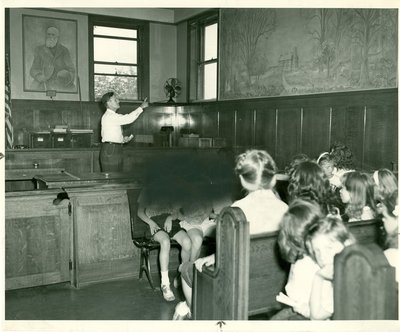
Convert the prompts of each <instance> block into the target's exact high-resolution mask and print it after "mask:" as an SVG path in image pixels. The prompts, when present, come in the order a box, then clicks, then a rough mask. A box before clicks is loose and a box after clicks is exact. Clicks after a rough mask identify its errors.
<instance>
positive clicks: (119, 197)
mask: <svg viewBox="0 0 400 332" xmlns="http://www.w3.org/2000/svg"><path fill="white" fill-rule="evenodd" d="M92 190H93V191H91V190H89V191H82V192H69V193H68V194H69V197H70V198H71V199H72V207H73V218H74V231H73V234H74V235H73V236H74V248H75V249H74V260H73V269H74V277H73V284H74V285H75V286H77V287H79V286H80V285H81V284H85V283H91V282H96V281H102V280H110V279H115V278H121V277H126V276H132V275H133V274H134V273H135V272H137V271H138V268H137V266H136V264H137V262H138V258H137V259H133V256H134V255H137V251H134V245H133V243H132V239H131V231H130V214H129V202H128V196H127V194H126V190H96V189H95V188H92Z"/></svg>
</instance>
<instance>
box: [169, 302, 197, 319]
mask: <svg viewBox="0 0 400 332" xmlns="http://www.w3.org/2000/svg"><path fill="white" fill-rule="evenodd" d="M191 317H192V313H191V312H190V308H189V307H188V305H187V304H186V301H182V302H179V303H178V304H177V305H176V307H175V312H174V317H172V320H184V319H190V318H191Z"/></svg>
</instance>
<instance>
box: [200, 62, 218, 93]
mask: <svg viewBox="0 0 400 332" xmlns="http://www.w3.org/2000/svg"><path fill="white" fill-rule="evenodd" d="M203 86H204V99H216V98H217V64H216V63H210V64H207V65H204V85H203Z"/></svg>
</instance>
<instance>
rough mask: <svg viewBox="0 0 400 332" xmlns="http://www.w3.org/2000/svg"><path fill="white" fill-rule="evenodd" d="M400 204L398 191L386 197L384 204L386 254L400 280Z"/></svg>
mask: <svg viewBox="0 0 400 332" xmlns="http://www.w3.org/2000/svg"><path fill="white" fill-rule="evenodd" d="M398 217H399V206H398V192H397V191H394V192H393V193H392V194H391V195H390V196H388V197H386V199H385V200H384V201H383V204H382V221H383V226H384V228H385V231H386V234H387V235H386V245H385V249H386V250H385V252H384V253H385V256H386V258H387V260H388V262H389V264H390V265H392V266H394V267H395V268H396V280H397V282H399V272H398V264H399V245H398V236H399V224H398Z"/></svg>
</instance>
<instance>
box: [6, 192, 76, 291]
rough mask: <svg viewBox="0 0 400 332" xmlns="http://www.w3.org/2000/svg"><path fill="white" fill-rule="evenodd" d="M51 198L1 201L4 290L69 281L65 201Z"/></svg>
mask: <svg viewBox="0 0 400 332" xmlns="http://www.w3.org/2000/svg"><path fill="white" fill-rule="evenodd" d="M54 198H55V196H54V194H53V195H48V194H47V195H34V196H31V195H29V194H27V195H26V196H24V195H19V196H18V197H7V198H6V201H5V203H6V204H5V211H6V213H5V217H6V218H5V219H6V220H5V221H6V225H5V235H6V236H5V240H6V241H5V265H6V266H5V267H6V282H5V284H6V289H16V288H23V287H32V286H39V285H46V284H52V283H58V282H64V281H69V280H70V273H69V260H70V242H71V239H70V228H71V227H70V220H71V218H70V217H69V215H68V201H63V202H61V203H60V205H58V206H55V205H53V199H54Z"/></svg>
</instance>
